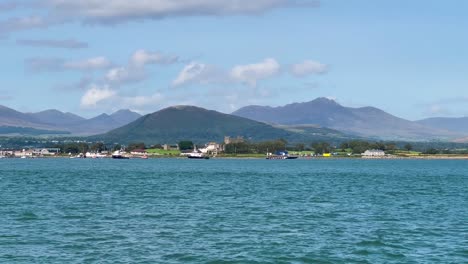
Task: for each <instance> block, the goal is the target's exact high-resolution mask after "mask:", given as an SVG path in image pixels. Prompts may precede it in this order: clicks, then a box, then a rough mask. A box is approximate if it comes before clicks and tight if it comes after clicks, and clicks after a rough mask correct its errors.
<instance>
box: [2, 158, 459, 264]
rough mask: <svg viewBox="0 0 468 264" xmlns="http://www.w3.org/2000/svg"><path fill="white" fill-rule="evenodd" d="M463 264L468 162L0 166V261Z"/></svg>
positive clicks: (45, 162) (7, 162)
mask: <svg viewBox="0 0 468 264" xmlns="http://www.w3.org/2000/svg"><path fill="white" fill-rule="evenodd" d="M95 262H97V263H468V161H453V160H442V161H434V160H431V161H417V160H286V161H285V160H283V161H281V160H274V161H271V160H270V161H268V160H215V159H213V160H188V159H155V160H151V159H150V160H90V159H88V160H80V159H41V160H39V159H38V160H21V159H2V160H0V263H95Z"/></svg>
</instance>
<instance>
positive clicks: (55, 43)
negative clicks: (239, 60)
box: [16, 39, 88, 49]
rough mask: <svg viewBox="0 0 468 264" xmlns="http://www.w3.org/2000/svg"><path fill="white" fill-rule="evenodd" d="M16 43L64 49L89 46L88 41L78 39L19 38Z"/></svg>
mask: <svg viewBox="0 0 468 264" xmlns="http://www.w3.org/2000/svg"><path fill="white" fill-rule="evenodd" d="M16 43H17V44H19V45H23V46H31V47H47V48H62V49H84V48H87V47H88V43H86V42H81V41H77V40H74V39H65V40H50V39H18V40H16Z"/></svg>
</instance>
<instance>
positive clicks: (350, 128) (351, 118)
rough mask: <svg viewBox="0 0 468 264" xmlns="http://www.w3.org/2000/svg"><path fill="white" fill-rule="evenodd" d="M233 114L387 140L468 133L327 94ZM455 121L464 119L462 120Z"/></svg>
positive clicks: (442, 138) (452, 136) (440, 137)
mask: <svg viewBox="0 0 468 264" xmlns="http://www.w3.org/2000/svg"><path fill="white" fill-rule="evenodd" d="M232 114H233V115H236V116H241V117H245V118H249V119H252V120H257V121H261V122H266V123H270V124H282V125H300V124H315V125H318V126H321V127H328V128H332V129H335V130H339V131H342V132H346V133H351V134H354V135H357V136H361V137H370V138H378V139H387V140H417V141H421V140H435V139H437V140H451V139H454V138H457V137H460V136H462V135H463V134H468V133H467V131H466V130H465V131H461V130H454V129H451V128H452V127H450V126H440V125H439V124H440V122H432V123H430V124H429V122H428V121H419V122H415V121H410V120H406V119H403V118H399V117H396V116H393V115H391V114H389V113H386V112H384V111H382V110H380V109H378V108H375V107H361V108H352V107H345V106H342V105H340V104H338V103H337V102H336V101H334V100H330V99H327V98H317V99H315V100H313V101H310V102H305V103H293V104H288V105H285V106H280V107H270V106H258V105H252V106H246V107H243V108H241V109H239V110H237V111H235V112H233V113H232ZM452 121H454V122H455V123H457V122H460V121H461V122H462V123H463V120H452ZM465 124H466V123H465ZM454 126H455V125H454Z"/></svg>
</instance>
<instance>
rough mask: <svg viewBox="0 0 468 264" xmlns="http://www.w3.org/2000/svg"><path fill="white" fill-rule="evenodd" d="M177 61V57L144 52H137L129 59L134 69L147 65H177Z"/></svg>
mask: <svg viewBox="0 0 468 264" xmlns="http://www.w3.org/2000/svg"><path fill="white" fill-rule="evenodd" d="M178 60H179V58H178V57H177V56H170V55H165V54H162V53H160V52H150V51H146V50H137V51H136V52H135V53H134V54H133V55H132V57H131V58H130V62H131V64H132V65H133V66H135V67H144V66H145V65H147V64H173V63H177V62H178Z"/></svg>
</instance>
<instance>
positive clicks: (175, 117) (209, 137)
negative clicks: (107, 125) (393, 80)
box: [91, 106, 349, 144]
mask: <svg viewBox="0 0 468 264" xmlns="http://www.w3.org/2000/svg"><path fill="white" fill-rule="evenodd" d="M309 129H312V131H313V133H312V132H311V131H308V130H305V129H303V130H302V132H301V131H300V130H299V128H296V130H295V131H293V130H292V129H285V128H280V127H273V126H271V125H268V124H265V123H262V122H258V121H253V120H250V119H247V118H243V117H238V116H233V115H229V114H223V113H220V112H217V111H212V110H207V109H204V108H200V107H195V106H174V107H169V108H165V109H163V110H160V111H157V112H155V113H152V114H148V115H145V116H143V117H141V118H139V119H137V120H135V121H133V122H131V123H129V124H127V125H125V126H123V127H120V128H117V129H114V130H112V131H110V132H108V133H105V134H102V135H98V136H93V137H91V139H94V140H102V141H105V142H119V143H129V142H145V143H147V144H155V143H161V144H163V143H177V142H179V141H181V140H192V141H193V142H197V143H206V142H208V141H216V142H222V141H223V139H224V137H225V136H232V137H238V136H240V137H243V138H244V139H246V140H251V141H264V140H275V139H279V138H283V139H286V140H288V142H291V143H293V142H308V141H310V140H336V139H337V138H340V137H342V138H346V135H344V134H342V133H340V132H338V131H333V130H330V129H322V128H309ZM347 139H349V138H347Z"/></svg>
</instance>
